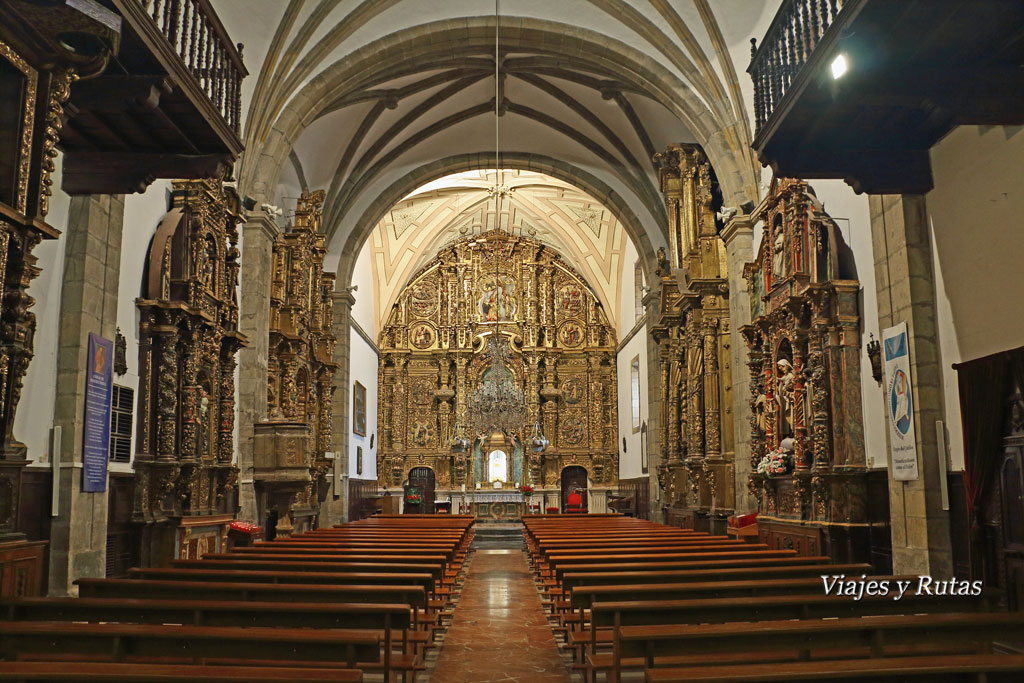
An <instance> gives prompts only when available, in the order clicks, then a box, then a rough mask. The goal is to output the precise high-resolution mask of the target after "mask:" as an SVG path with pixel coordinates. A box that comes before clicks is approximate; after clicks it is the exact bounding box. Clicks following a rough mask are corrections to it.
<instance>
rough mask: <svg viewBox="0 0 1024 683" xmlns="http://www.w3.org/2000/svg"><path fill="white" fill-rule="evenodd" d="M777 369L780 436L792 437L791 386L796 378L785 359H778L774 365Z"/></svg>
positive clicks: (792, 401)
mask: <svg viewBox="0 0 1024 683" xmlns="http://www.w3.org/2000/svg"><path fill="white" fill-rule="evenodd" d="M775 365H776V366H777V367H778V377H779V380H778V388H779V394H778V396H777V399H778V401H779V416H780V418H781V419H780V430H781V431H780V434H781V435H782V436H783V437H787V436H793V406H794V397H793V384H794V382H795V380H796V376H795V375H794V373H793V363H792V362H791V361H789V360H788V359H787V358H779V360H778V362H777V363H776V364H775Z"/></svg>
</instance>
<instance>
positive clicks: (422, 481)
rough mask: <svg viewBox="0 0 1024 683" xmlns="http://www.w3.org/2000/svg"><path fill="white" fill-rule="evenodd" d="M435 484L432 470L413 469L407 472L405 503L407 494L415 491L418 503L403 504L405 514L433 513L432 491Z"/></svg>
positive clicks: (424, 468)
mask: <svg viewBox="0 0 1024 683" xmlns="http://www.w3.org/2000/svg"><path fill="white" fill-rule="evenodd" d="M436 486H437V484H436V482H435V480H434V470H432V469H430V468H429V467H414V468H413V469H412V470H411V471H410V472H409V483H408V484H407V485H406V487H405V495H406V501H408V497H409V493H410V492H411V491H412V490H416V491H418V492H419V494H420V501H421V502H420V503H419V504H417V505H410V504H409V503H408V502H406V504H405V512H406V513H408V514H410V515H414V514H432V513H433V512H434V489H435V488H436Z"/></svg>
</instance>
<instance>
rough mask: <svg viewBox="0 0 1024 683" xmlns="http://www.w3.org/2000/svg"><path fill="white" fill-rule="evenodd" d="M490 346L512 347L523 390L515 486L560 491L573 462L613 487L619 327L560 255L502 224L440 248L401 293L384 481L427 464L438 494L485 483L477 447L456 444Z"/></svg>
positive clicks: (394, 324)
mask: <svg viewBox="0 0 1024 683" xmlns="http://www.w3.org/2000/svg"><path fill="white" fill-rule="evenodd" d="M489 344H503V345H507V348H508V349H509V351H510V355H511V362H510V367H509V368H508V369H509V370H510V371H511V374H512V376H513V378H514V381H515V382H517V383H518V384H519V386H520V387H521V388H522V389H523V392H524V394H525V397H526V404H527V408H526V413H527V414H526V415H525V419H524V421H523V430H522V433H521V434H519V435H518V438H517V439H516V441H518V443H519V446H518V448H519V449H520V450H521V451H522V452H523V455H522V456H521V457H522V458H523V459H524V461H525V462H524V464H523V471H522V473H521V474H522V477H523V478H522V479H518V481H521V482H523V483H530V484H532V485H533V486H536V487H553V488H557V487H558V485H559V484H558V482H559V477H560V475H561V472H562V469H563V468H565V467H567V466H570V465H578V466H582V467H584V468H586V470H587V472H588V474H589V477H590V479H591V480H592V481H594V482H595V483H597V484H599V485H606V486H609V485H614V484H615V482H616V481H617V479H618V451H617V448H616V434H617V403H616V401H617V398H616V395H617V387H616V373H615V348H616V340H615V331H614V328H613V327H612V325H611V324H610V323H609V321H608V318H607V315H606V314H605V311H604V308H603V306H602V305H601V303H600V302H599V300H598V298H597V297H596V296H595V295H594V293H593V292H592V291H591V290H590V288H589V287H587V285H586V284H584V281H583V279H582V278H581V277H580V276H579V275H578V274H577V273H576V272H574V271H573V270H572V269H571V268H569V266H568V265H566V264H565V263H564V262H563V261H562V259H561V258H560V257H559V256H558V254H556V253H555V252H554V251H553V250H552V249H550V248H548V247H546V246H544V245H542V244H541V243H540V242H538V241H537V240H534V239H530V238H527V237H522V236H512V235H509V234H508V233H504V232H501V231H491V232H487V233H485V234H483V235H480V236H478V237H477V238H476V239H475V240H472V241H470V240H460V241H459V242H457V243H455V244H454V245H452V246H449V247H447V248H445V249H443V250H442V251H441V252H440V253H439V254H438V256H437V257H436V258H435V259H434V260H433V261H432V262H431V263H429V264H428V265H427V266H426V267H424V268H423V270H422V271H420V273H419V274H418V275H417V276H416V277H415V278H413V280H412V281H411V283H410V284H409V285H408V286H407V287H406V288H405V289H404V290H403V291H402V293H401V294H400V295H399V297H398V300H397V302H396V303H395V305H394V308H393V310H392V312H391V314H390V317H389V318H388V320H387V323H386V325H385V326H384V329H383V331H382V332H381V334H380V349H381V365H380V396H379V410H378V415H379V431H378V433H379V434H380V449H379V452H378V470H377V471H378V473H379V480H380V482H381V483H382V484H385V485H387V486H399V485H401V484H402V482H404V481H405V480H406V479H407V478H408V477H409V471H410V470H411V469H412V468H415V467H430V468H432V469H433V470H434V473H435V477H436V480H437V484H438V488H440V489H452V490H454V489H457V488H459V487H461V486H462V485H466V487H467V488H468V489H473V488H474V486H475V485H476V484H479V483H483V484H484V485H485V486H486V484H487V482H480V481H478V480H477V477H479V467H474V463H473V461H472V460H473V458H474V451H475V450H478V449H479V442H477V443H475V444H474V448H473V449H471V450H470V452H469V453H453V452H452V451H451V448H450V445H449V442H450V439H451V436H452V433H453V429H454V427H455V425H456V423H459V424H462V425H465V424H467V422H468V421H467V414H466V413H467V409H468V403H469V397H470V396H471V395H473V394H474V392H476V391H477V389H478V387H479V386H480V384H481V382H482V381H483V380H484V378H485V374H486V372H487V371H488V368H489V364H488V358H489V355H488V354H487V353H486V350H487V346H488V345H489ZM535 423H540V425H541V426H542V429H543V432H544V434H545V435H546V436H547V437H548V438H549V439H550V441H551V443H550V445H549V446H548V447H547V449H546V450H545V451H544V452H543V453H535V452H533V451H532V449H530V448H529V447H528V446H527V447H526V448H523V447H522V444H523V443H524V442H525V441H526V437H528V436H529V435H530V431H531V430H532V428H533V426H534V424H535ZM468 436H469V437H470V439H473V438H475V437H477V436H479V435H475V434H470V435H468ZM489 436H490V435H487V437H489ZM487 437H485V439H484V440H483V441H484V442H485V443H486V442H487V441H488V440H489V439H488V438H487Z"/></svg>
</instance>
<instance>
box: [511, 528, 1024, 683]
mask: <svg viewBox="0 0 1024 683" xmlns="http://www.w3.org/2000/svg"><path fill="white" fill-rule="evenodd" d="M524 535H525V537H526V545H527V549H528V552H529V555H530V561H531V564H532V566H533V569H534V571H535V573H536V580H537V582H538V586H539V588H540V590H541V591H542V594H543V596H544V598H545V601H544V602H545V605H547V607H548V608H549V609H550V611H551V616H552V619H553V620H556V626H555V628H556V630H557V631H558V632H559V633H561V634H564V636H565V643H566V646H567V647H569V648H571V650H572V652H573V657H574V661H575V662H576V666H577V667H578V668H579V669H581V670H582V671H584V672H585V675H586V677H587V680H588V681H599V680H606V681H614V682H615V683H618V682H619V681H620V680H621V677H622V675H623V673H624V672H629V671H643V672H644V675H645V676H646V680H647V681H648V683H670V682H682V681H687V682H690V683H711V682H712V681H714V682H715V683H725V682H727V681H826V680H857V681H921V682H924V681H928V682H929V683H931V682H933V681H988V682H989V683H992V682H995V681H1020V680H1024V656H1021V655H1016V654H995V652H997V651H998V650H999V646H998V645H997V643H998V642H1005V641H1024V614H1020V613H1007V612H1002V611H998V609H997V608H996V606H995V605H996V598H997V596H995V595H993V593H992V592H991V591H981V592H980V594H977V595H927V594H922V595H919V594H917V590H916V589H917V585H918V581H919V579H918V577H917V576H908V577H893V576H886V577H883V576H872V574H873V570H872V567H871V566H870V565H867V564H833V563H831V561H830V559H829V558H828V557H798V556H797V555H796V553H795V552H794V551H791V550H772V549H770V548H768V547H767V546H765V545H762V544H753V543H746V542H742V541H736V540H733V539H730V538H728V537H725V536H713V535H709V534H707V533H703V532H695V531H693V530H690V529H678V528H674V527H668V526H664V525H660V524H654V523H652V522H648V521H645V520H638V519H633V518H629V517H622V516H618V515H579V516H572V517H570V516H567V515H528V516H526V517H524ZM834 575H845V577H847V578H848V579H853V580H858V581H859V580H861V579H862V577H864V580H865V581H871V580H877V581H883V580H888V581H889V582H890V584H889V586H890V590H889V591H887V592H880V594H878V595H865V596H863V597H861V598H860V599H856V600H855V599H854V598H853V597H849V596H844V595H834V594H833V595H826V594H825V590H824V581H823V579H822V576H834ZM896 580H904V581H910V582H911V584H910V588H909V589H908V590H907V591H906V592H905V593H904V594H903V595H902V597H901V598H900V599H896V598H897V597H898V596H899V592H898V591H897V590H896V584H895V581H896Z"/></svg>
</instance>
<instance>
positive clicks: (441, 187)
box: [360, 169, 636, 335]
mask: <svg viewBox="0 0 1024 683" xmlns="http://www.w3.org/2000/svg"><path fill="white" fill-rule="evenodd" d="M496 184H500V185H503V186H505V187H507V188H508V190H509V191H508V194H505V195H504V196H502V197H500V206H499V207H498V208H497V210H496V196H495V194H494V193H492V192H490V191H489V190H490V189H491V188H492V187H494V186H495V185H496ZM495 227H499V228H500V229H502V230H504V231H506V232H511V233H512V234H515V235H520V234H521V235H524V236H527V237H532V238H534V239H537V240H540V241H541V242H543V243H544V244H546V245H548V246H550V247H552V248H553V249H554V250H555V251H557V252H558V253H559V254H560V255H561V256H562V257H563V258H564V259H565V261H566V262H567V263H568V264H570V265H571V266H572V267H574V268H575V269H576V270H577V271H578V272H579V273H580V275H582V276H583V278H584V280H586V282H587V284H589V285H590V286H591V287H592V288H593V290H594V292H595V294H597V297H598V299H599V300H600V301H601V304H602V306H604V309H605V312H606V313H607V314H608V316H609V319H610V320H611V321H612V323H613V324H615V323H616V322H617V320H618V316H619V311H618V308H619V301H620V299H621V287H622V286H623V269H624V268H625V267H628V269H629V272H630V273H632V269H633V263H632V260H630V263H628V264H627V263H626V262H625V261H626V260H627V259H635V254H636V252H635V251H634V250H633V249H630V248H629V245H628V244H627V243H628V237H627V236H626V232H625V230H624V228H623V226H622V224H621V223H620V222H619V221H618V220H617V219H616V218H615V216H614V215H613V214H612V212H611V211H610V210H609V209H608V208H607V207H605V206H603V205H602V204H601V202H599V201H598V200H596V199H595V198H593V197H591V196H590V195H588V194H586V193H585V192H583V191H581V190H579V189H577V188H575V187H573V186H572V185H569V184H568V183H565V182H562V181H560V180H558V179H556V178H551V177H549V176H546V175H544V174H541V173H533V172H528V171H517V170H506V171H503V172H502V173H501V177H500V179H499V178H497V174H496V173H495V171H494V170H493V169H492V170H484V171H468V172H464V173H458V174H454V175H450V176H446V177H444V178H442V179H440V180H437V181H434V182H432V183H429V184H428V185H425V186H423V187H421V188H419V189H418V190H416V191H415V192H414V193H413V194H411V195H409V196H407V197H405V198H404V199H403V200H402V201H400V202H399V203H398V204H397V205H395V206H394V207H393V208H392V209H391V210H390V211H388V212H387V213H386V214H385V216H384V218H382V219H381V220H380V222H378V223H377V225H376V226H374V228H373V232H372V233H371V234H370V238H369V239H368V240H367V242H366V244H365V245H364V246H363V252H362V253H361V254H360V259H363V258H368V259H370V262H371V264H372V273H373V281H374V293H373V297H374V304H375V305H374V309H375V313H376V315H375V316H374V323H375V326H376V329H375V330H374V334H375V335H376V334H378V333H379V332H380V329H381V326H382V325H383V324H384V322H385V319H386V318H387V316H388V314H389V312H390V311H391V307H392V306H393V305H394V303H395V301H396V300H397V299H398V296H399V294H400V293H401V291H402V289H403V288H404V287H405V286H406V285H407V284H408V283H409V282H410V281H411V280H412V278H413V276H414V275H415V274H416V273H417V272H418V271H419V270H420V269H421V268H423V267H424V266H425V265H427V264H428V263H429V262H430V261H431V260H432V259H433V258H434V256H436V255H437V252H438V251H439V250H441V249H442V248H444V247H445V246H446V245H448V244H451V243H452V242H454V241H455V240H457V239H460V238H472V236H474V235H479V234H481V233H482V232H486V231H488V230H492V229H494V228H495ZM629 286H632V279H631V278H630V282H629Z"/></svg>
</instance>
